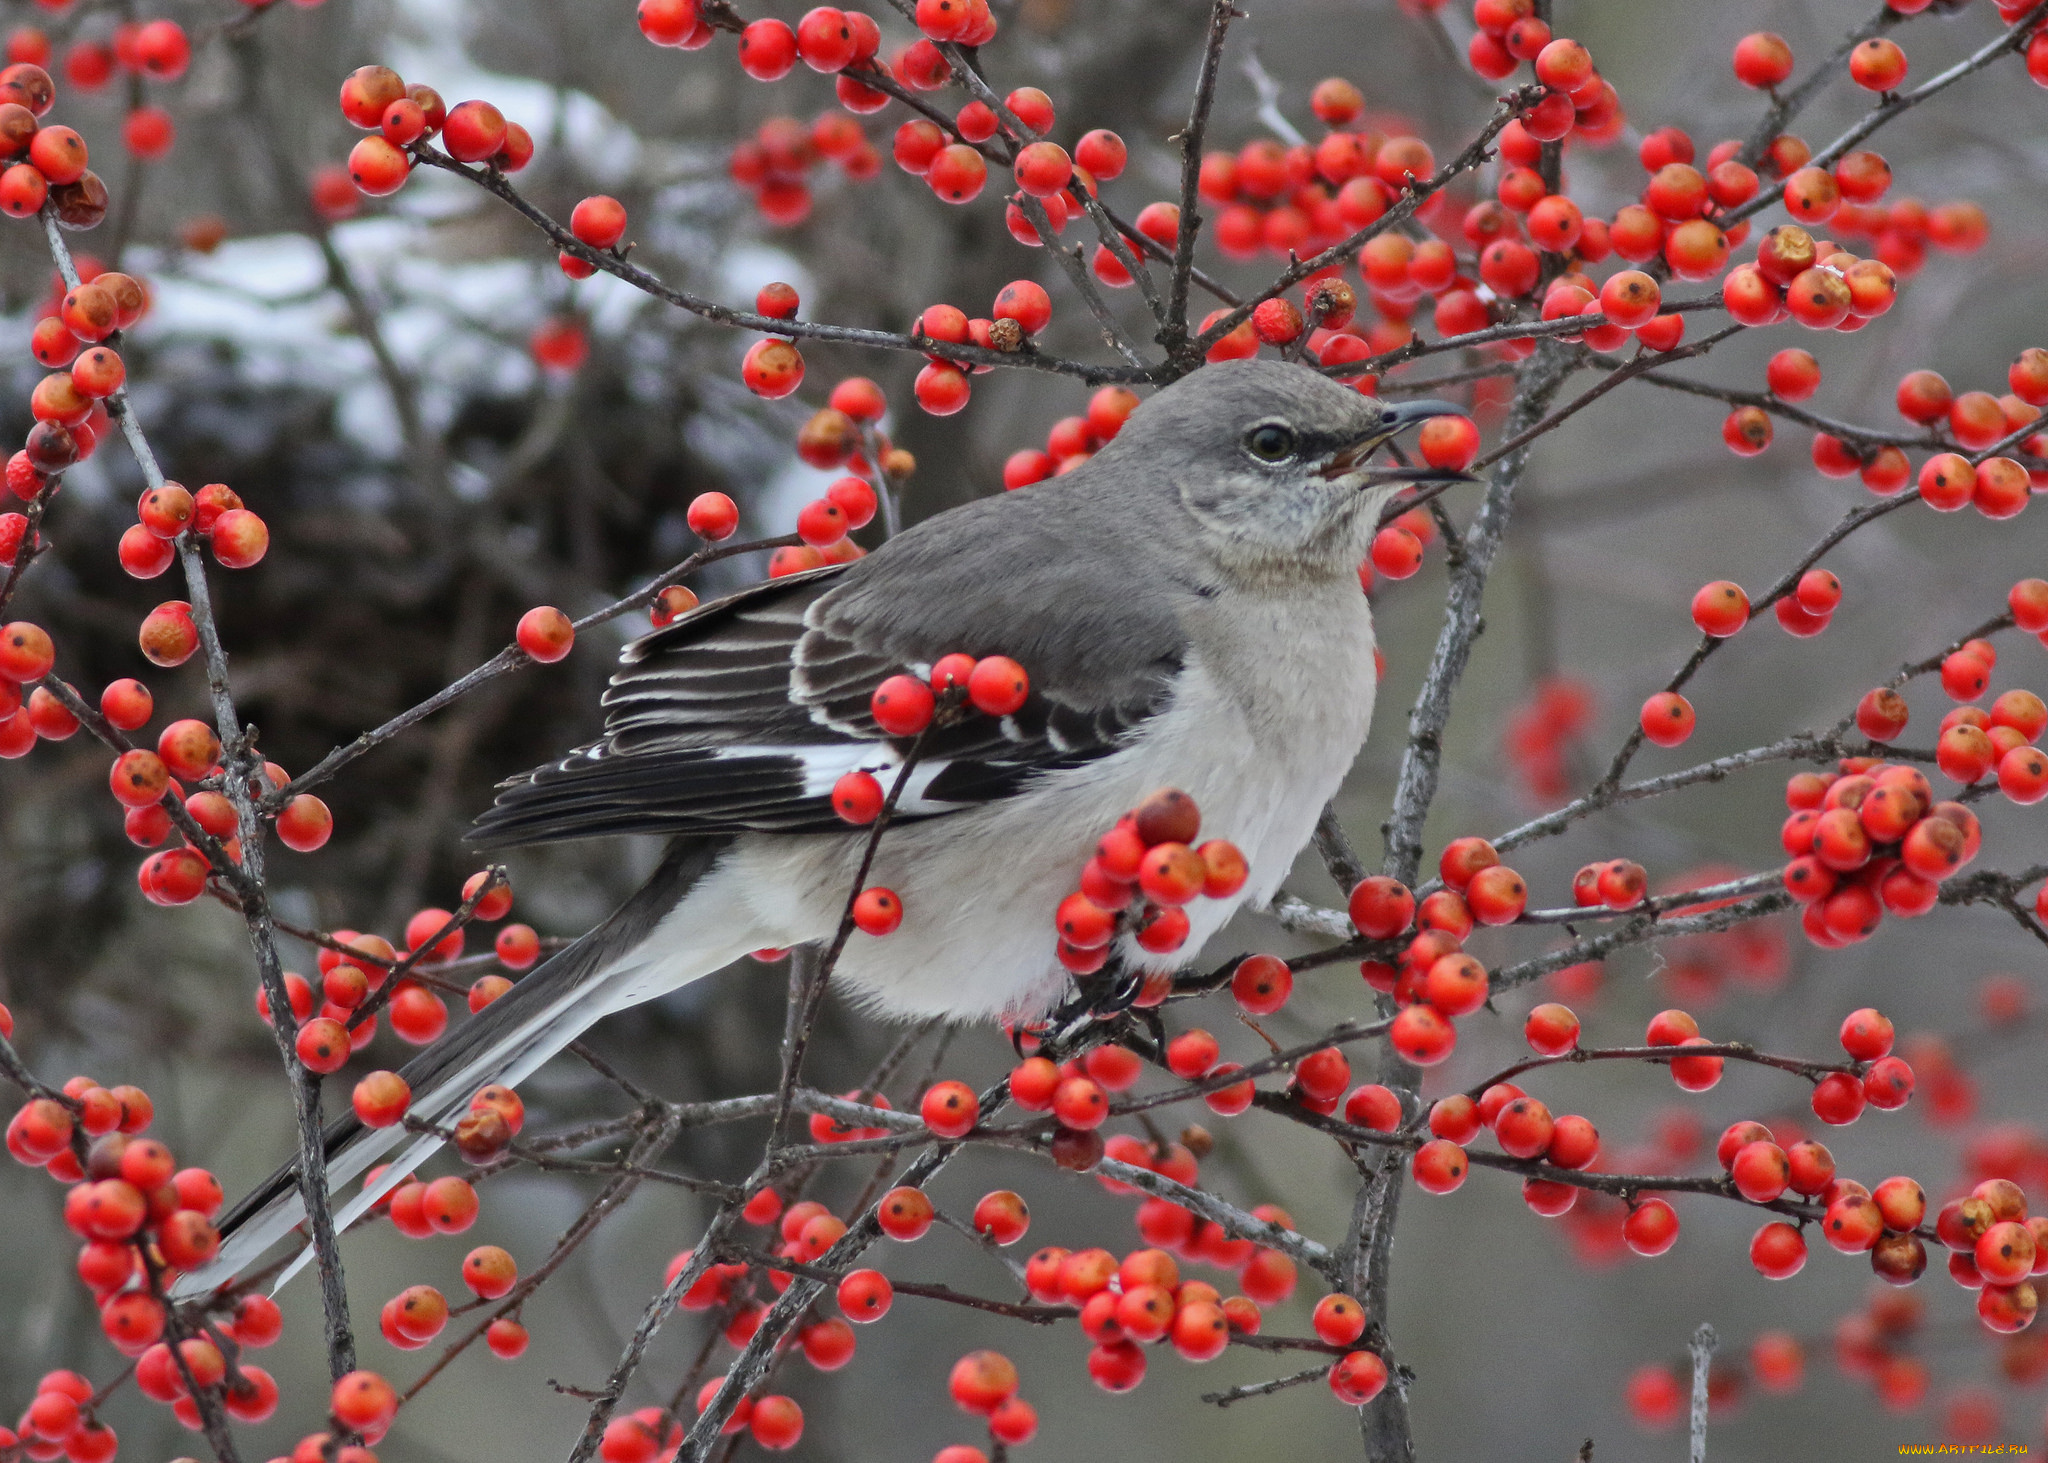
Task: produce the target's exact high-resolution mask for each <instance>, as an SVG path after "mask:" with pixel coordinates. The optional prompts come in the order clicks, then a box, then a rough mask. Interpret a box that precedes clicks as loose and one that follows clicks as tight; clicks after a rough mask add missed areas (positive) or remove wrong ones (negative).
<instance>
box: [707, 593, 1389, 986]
mask: <svg viewBox="0 0 2048 1463" xmlns="http://www.w3.org/2000/svg"><path fill="white" fill-rule="evenodd" d="M1198 643H1200V644H1201V645H1203V647H1204V653H1203V654H1202V655H1199V656H1192V657H1190V659H1189V661H1188V663H1187V666H1186V669H1185V671H1184V674H1183V676H1182V678H1181V681H1180V685H1179V689H1178V690H1177V692H1176V695H1175V697H1174V700H1173V702H1172V703H1171V704H1170V705H1169V706H1168V708H1167V709H1166V710H1165V711H1163V712H1162V713H1160V715H1159V716H1158V717H1157V718H1156V719H1155V720H1154V721H1153V723H1152V724H1151V725H1150V726H1149V727H1148V728H1147V729H1146V731H1145V732H1144V733H1143V734H1142V736H1141V737H1140V738H1139V739H1138V740H1137V741H1136V742H1134V743H1133V744H1132V745H1131V746H1130V747H1129V748H1127V749H1125V750H1123V751H1120V752H1117V753H1115V754H1113V755H1110V756H1107V757H1103V758H1099V759H1097V760H1095V761H1093V762H1090V763H1087V764H1085V765H1083V766H1081V767H1078V768H1073V769H1070V770H1066V771H1062V772H1057V773H1053V774H1050V775H1048V776H1046V777H1045V778H1043V779H1042V780H1041V781H1040V782H1038V783H1037V784H1036V785H1035V786H1034V787H1033V788H1032V789H1031V790H1030V791H1028V792H1027V793H1026V794H1024V795H1023V796H1022V797H1019V798H1012V799H1006V800H1003V801H999V802H996V803H992V804H989V805H987V806H984V807H979V808H974V809H970V810H967V811H964V812H960V813H954V814H949V815H946V816H943V817H937V818H930V819H925V820H921V821H917V822H911V823H904V824H900V825H898V826H896V827H893V828H891V829H889V830H888V831H887V832H886V833H885V834H884V836H883V838H882V842H881V847H880V849H879V851H878V853H877V855H876V858H875V863H874V868H873V870H872V872H871V873H870V874H869V876H868V882H869V883H870V884H871V885H874V884H879V885H883V886H886V887H888V888H890V889H893V890H894V891H895V892H896V893H897V895H898V896H899V897H900V898H901V899H902V901H903V909H904V918H903V924H902V926H901V928H900V929H898V930H897V931H895V932H894V933H893V934H890V935H887V936H884V937H880V938H877V937H873V936H869V935H865V934H862V933H859V932H856V933H854V934H853V935H852V937H851V938H850V940H849V941H848V944H847V946H846V949H845V952H844V953H843V955H842V956H841V958H840V961H839V964H838V966H837V969H836V972H835V975H834V984H835V985H837V986H839V987H840V988H841V989H842V990H844V991H846V992H848V993H850V994H852V995H854V996H855V997H856V998H857V999H859V1000H860V1001H862V1002H863V1003H864V1004H867V1005H870V1006H872V1007H873V1008H875V1009H876V1010H878V1011H880V1012H882V1013H884V1014H888V1015H892V1016H898V1017H904V1018H913V1019H914V1018H922V1017H928V1016H944V1017H948V1018H952V1019H956V1020H970V1019H981V1020H987V1019H998V1018H1003V1017H1009V1016H1022V1015H1032V1014H1037V1013H1039V1012H1041V1011H1044V1010H1046V1009H1048V1008H1049V1007H1051V1006H1052V1005H1054V1004H1056V1003H1057V1002H1058V1000H1059V999H1060V997H1061V995H1062V993H1063V991H1064V990H1065V988H1066V985H1067V981H1068V977H1067V975H1066V973H1065V972H1064V971H1063V970H1062V969H1061V968H1060V966H1059V964H1058V962H1057V960H1056V959H1055V957H1054V949H1055V945H1056V943H1057V941H1056V937H1055V933H1054V929H1053V911H1054V909H1055V908H1056V907H1057V906H1058V904H1059V901H1060V900H1061V898H1063V897H1064V896H1065V895H1066V894H1067V893H1069V892H1071V891H1072V890H1073V889H1074V888H1075V887H1076V885H1077V881H1078V880H1079V878H1080V874H1081V867H1082V865H1083V864H1084V863H1086V862H1087V860H1088V857H1089V855H1090V854H1091V853H1092V852H1093V850H1094V846H1095V842H1096V840H1097V839H1099V838H1100V837H1101V836H1102V834H1103V833H1104V832H1106V831H1107V830H1108V829H1109V827H1110V826H1111V825H1112V824H1113V823H1114V822H1115V821H1116V820H1117V818H1119V817H1120V816H1122V815H1123V814H1124V813H1125V812H1127V811H1128V810H1129V809H1130V808H1132V807H1134V806H1135V805H1136V804H1137V803H1138V802H1139V801H1140V800H1141V799H1142V798H1144V797H1145V795H1146V794H1148V793H1150V792H1152V791H1154V790H1156V789H1158V788H1161V787H1169V786H1170V787H1178V788H1180V789H1182V790H1183V791H1185V792H1187V793H1189V794H1190V795H1191V796H1192V797H1194V799H1195V800H1196V802H1197V804H1198V805H1199V807H1200V808H1201V813H1202V834H1201V836H1202V837H1203V838H1205V839H1207V838H1227V839H1229V840H1230V841H1231V842H1233V843H1235V844H1236V845H1237V846H1238V848H1239V849H1240V850H1241V851H1242V852H1243V854H1244V856H1245V859H1246V861H1247V862H1248V864H1249V865H1250V869H1251V873H1250V877H1249V878H1248V879H1247V881H1246V884H1245V887H1244V889H1243V890H1242V891H1241V892H1240V893H1239V894H1238V895H1237V896H1235V897H1233V898H1230V899H1197V900H1195V901H1194V903H1192V904H1190V905H1189V906H1188V907H1187V914H1188V917H1189V921H1190V924H1191V926H1192V929H1191V932H1190V935H1189V938H1188V941H1187V943H1186V945H1185V946H1184V947H1183V948H1182V949H1181V950H1180V951H1179V952H1177V953H1176V954H1174V955H1168V956H1158V955H1149V954H1146V953H1145V952H1143V951H1140V950H1138V949H1137V947H1136V946H1135V945H1134V944H1128V943H1127V945H1126V948H1125V954H1126V955H1127V956H1128V957H1129V958H1130V959H1131V960H1132V961H1133V963H1135V964H1138V965H1141V966H1154V967H1158V966H1173V965H1180V964H1185V963H1187V962H1189V961H1191V960H1193V959H1194V957H1195V956H1196V955H1197V954H1198V953H1199V952H1200V950H1201V947H1202V945H1203V943H1204V942H1205V941H1206V940H1207V939H1208V938H1209V937H1210V936H1211V935H1213V934H1214V933H1215V932H1216V931H1217V930H1218V929H1219V928H1221V927H1222V925H1223V924H1224V922H1225V921H1226V920H1228V919H1229V917H1230V916H1231V914H1232V913H1233V912H1235V910H1236V909H1237V907H1238V906H1239V905H1240V904H1241V903H1244V902H1246V901H1247V900H1249V901H1251V902H1253V903H1262V902H1263V901H1265V900H1266V899H1267V898H1269V897H1270V896H1271V895H1272V893H1273V892H1274V891H1275V890H1276V889H1277V888H1278V887H1279V885H1280V882H1281V880H1283V879H1284V878H1286V876H1287V873H1288V870H1289V868H1290V867H1291V866H1292V864H1293V861H1294V857H1295V855H1296V854H1297V853H1299V852H1300V850H1301V848H1302V846H1303V845H1304V844H1306V843H1307V841H1308V839H1309V837H1310V835H1311V833H1312V832H1313V830H1314V827H1315V821H1316V817H1317V815H1318V814H1319V813H1320V811H1321V809H1322V807H1323V805H1324V804H1325V803H1326V802H1327V801H1328V800H1329V799H1330V797H1331V796H1332V795H1333V794H1334V793H1335V792H1336V791H1337V788H1338V785H1339V784H1340V783H1341V782H1342V781H1343V779H1344V774H1345V773H1346V771H1347V770H1349V768H1350V766H1351V763H1352V761H1353V760H1354V759H1355V758H1356V756H1357V754H1358V751H1359V749H1360V747H1361V746H1363V744H1364V741H1365V733H1366V726H1367V722H1368V721H1369V719H1370V717H1371V715H1372V703H1373V691H1374V679H1375V677H1374V669H1373V641H1372V622H1371V618H1370V615H1369V613H1368V612H1367V610H1366V607H1365V600H1364V596H1363V595H1361V594H1359V593H1358V590H1357V588H1356V586H1355V583H1354V584H1353V585H1352V586H1350V587H1349V590H1348V593H1330V592H1326V593H1322V594H1319V595H1317V596H1316V597H1314V598H1312V599H1310V600H1308V601H1307V602H1306V603H1304V602H1303V600H1302V599H1301V598H1299V597H1290V598H1288V599H1286V600H1271V601H1256V602H1254V604H1253V606H1252V612H1251V613H1246V612H1245V609H1244V606H1243V604H1242V602H1240V603H1239V604H1238V605H1234V606H1233V607H1232V620H1231V625H1230V629H1229V633H1228V634H1216V633H1213V632H1212V633H1206V634H1204V635H1203V636H1202V637H1201V638H1200V640H1199V642H1198ZM1027 805H1028V806H1027ZM865 844H866V835H865V834H854V833H846V834H837V833H835V834H818V835H805V836H798V837H792V836H788V835H780V836H771V835H749V836H747V837H744V838H742V839H740V840H739V841H738V842H737V843H736V844H735V845H734V847H733V849H732V851H731V852H730V853H729V854H728V855H727V856H726V857H724V858H723V859H721V860H720V863H719V866H718V867H717V869H716V870H714V872H713V873H712V874H711V875H710V876H709V877H708V878H707V879H706V880H705V881H704V883H702V884H700V885H699V886H698V888H697V889H696V890H693V891H692V893H691V895H690V897H689V898H688V899H687V900H686V901H685V903H686V905H688V906H690V908H689V910H688V911H687V913H688V914H689V915H691V916H701V917H702V918H703V919H704V920H705V922H706V924H710V923H712V922H713V921H716V922H718V923H719V924H721V925H722V926H723V927H724V928H725V929H726V930H728V931H729V930H730V929H731V928H732V926H733V925H735V924H740V923H744V924H746V925H748V926H749V927H750V928H751V930H752V934H751V935H750V937H749V943H750V944H754V945H794V944H799V943H802V942H804V941H809V940H822V939H828V938H830V936H831V935H832V933H833V932H834V931H835V930H836V928H837V927H838V924H839V921H840V917H841V915H842V913H843V911H844V910H845V907H846V901H847V898H848V894H849V891H850V890H851V888H852V886H853V880H854V877H855V875H856V873H857V871H858V867H859V863H860V858H861V854H862V851H863V849H864V847H865ZM678 913H685V911H680V910H679V911H678ZM687 923H689V924H692V925H695V924H697V923H698V919H697V918H695V917H692V918H690V919H688V920H687ZM728 938H730V936H729V935H728Z"/></svg>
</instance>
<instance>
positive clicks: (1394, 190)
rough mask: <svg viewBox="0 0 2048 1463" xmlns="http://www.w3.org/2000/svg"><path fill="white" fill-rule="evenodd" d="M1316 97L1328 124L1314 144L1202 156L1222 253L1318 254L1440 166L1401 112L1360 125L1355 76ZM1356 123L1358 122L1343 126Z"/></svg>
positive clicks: (1361, 104)
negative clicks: (1377, 125)
mask: <svg viewBox="0 0 2048 1463" xmlns="http://www.w3.org/2000/svg"><path fill="white" fill-rule="evenodd" d="M1310 106H1311V107H1312V108H1313V109H1314V111H1315V114H1316V117H1317V119H1318V120H1319V121H1321V122H1322V123H1323V124H1324V126H1325V127H1326V128H1328V129H1329V130H1328V131H1327V132H1325V134H1324V135H1323V137H1322V139H1321V140H1320V141H1318V142H1317V143H1316V144H1315V145H1314V146H1310V145H1309V144H1307V143H1305V142H1304V143H1297V144H1295V145H1294V146H1292V147H1286V146H1283V145H1282V144H1280V143H1278V142H1276V141H1274V140H1272V139H1271V138H1259V139H1256V140H1254V141H1252V142H1248V143H1246V144H1245V145H1244V146H1243V147H1241V148H1239V149H1238V150H1237V151H1236V152H1222V151H1217V152H1208V153H1204V154H1203V155H1202V162H1201V176H1200V189H1201V197H1202V199H1203V201H1204V202H1206V203H1211V204H1214V205H1215V206H1216V208H1217V210H1218V212H1217V214H1216V219H1215V224H1214V232H1215V237H1216V247H1217V249H1218V250H1219V251H1220V252H1221V253H1222V254H1223V256H1224V257H1225V258H1227V259H1235V260H1250V259H1256V258H1257V257H1258V256H1259V255H1260V254H1261V253H1266V254H1271V255H1274V256H1277V257H1278V258H1281V259H1287V258H1289V257H1300V258H1307V257H1308V256H1310V255H1312V254H1317V253H1320V252H1321V251H1322V250H1324V249H1327V248H1329V247H1330V246H1331V245H1332V244H1336V243H1339V242H1341V241H1342V240H1344V239H1345V238H1347V237H1349V236H1350V235H1351V234H1353V233H1355V232H1357V231H1358V230H1359V229H1362V228H1364V227H1365V226H1366V225H1368V224H1370V223H1373V222H1374V221H1375V220H1377V219H1378V218H1380V216H1381V215H1383V214H1384V213H1386V211H1387V210H1388V208H1390V207H1392V206H1393V203H1394V201H1395V200H1396V199H1397V198H1398V197H1400V195H1401V194H1402V192H1403V191H1404V190H1406V189H1407V188H1408V187H1409V186H1411V185H1412V184H1414V183H1420V182H1426V181H1427V180H1428V179H1429V178H1430V177H1431V175H1433V174H1434V173H1435V172H1436V158H1435V155H1434V154H1433V153H1432V152H1431V151H1430V147H1429V144H1428V143H1426V142H1424V141H1423V140H1422V139H1421V138H1420V137H1417V136H1415V135H1413V134H1412V133H1411V132H1408V131H1406V130H1405V128H1404V127H1403V124H1402V123H1400V122H1399V121H1398V120H1394V119H1384V123H1385V125H1386V126H1387V127H1388V129H1389V130H1388V131H1387V132H1382V131H1379V130H1375V129H1374V128H1372V127H1370V126H1367V125H1363V119H1364V115H1365V98H1364V96H1363V95H1362V94H1361V93H1360V92H1359V90H1358V88H1357V87H1356V86H1354V85H1352V84H1351V83H1350V82H1348V81H1345V80H1342V79H1341V78H1337V77H1332V78H1330V79H1328V80H1326V81H1323V82H1321V83H1319V84H1318V85H1317V86H1316V88H1315V90H1314V92H1313V93H1312V95H1311V97H1310ZM1354 123H1358V124H1361V125H1359V126H1357V127H1356V128H1355V129H1353V130H1346V129H1347V128H1349V127H1351V124H1354ZM1175 223H1176V224H1178V219H1176V220H1175Z"/></svg>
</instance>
